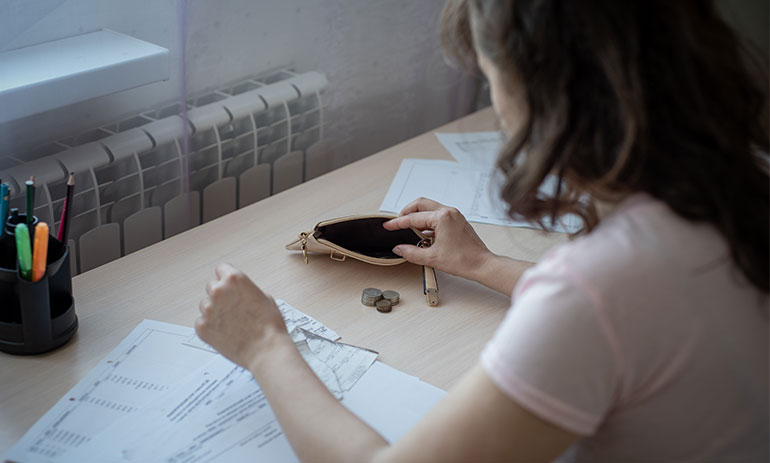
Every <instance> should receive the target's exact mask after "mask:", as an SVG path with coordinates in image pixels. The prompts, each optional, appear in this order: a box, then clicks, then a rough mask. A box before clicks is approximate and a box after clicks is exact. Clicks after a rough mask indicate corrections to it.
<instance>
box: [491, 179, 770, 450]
mask: <svg viewBox="0 0 770 463" xmlns="http://www.w3.org/2000/svg"><path fill="white" fill-rule="evenodd" d="M481 362H482V365H483V366H484V369H485V371H486V372H487V374H488V375H489V376H490V378H491V379H492V380H493V381H494V383H495V384H497V386H498V387H499V388H500V389H501V390H502V391H504V392H505V393H506V394H507V395H508V396H509V397H511V398H512V399H514V400H515V401H516V402H517V403H518V404H519V405H520V406H522V407H524V408H526V409H528V410H530V411H531V412H533V413H534V414H536V415H538V416H539V417H541V418H542V419H544V420H546V421H549V422H551V423H553V424H555V425H557V426H559V427H561V428H563V429H566V430H569V431H571V432H574V433H577V434H579V435H581V436H584V437H583V438H582V439H580V440H579V441H578V442H577V443H576V444H575V445H573V446H572V447H571V448H570V449H568V450H567V452H565V453H564V454H563V455H562V456H561V457H560V459H559V460H560V461H590V462H599V461H611V462H628V461H645V462H658V461H665V462H674V461H688V462H689V461H698V462H700V461H706V462H715V461H725V462H739V461H752V462H756V461H768V440H770V426H769V425H768V414H769V413H770V408H769V406H770V405H769V404H768V394H770V392H769V391H768V368H769V364H770V363H769V360H768V299H767V296H766V295H763V293H762V292H760V291H759V290H758V289H756V288H755V287H753V286H751V285H750V284H749V283H748V282H747V281H746V280H745V279H744V277H743V275H742V274H741V273H740V272H739V271H738V269H737V267H736V266H735V265H734V264H733V262H732V260H731V259H730V257H729V251H728V249H727V246H726V243H725V241H724V240H723V239H722V237H721V236H720V235H719V234H718V233H717V232H716V231H715V230H714V229H713V228H712V227H710V226H707V225H703V224H694V223H691V222H688V221H686V220H683V219H681V218H679V217H678V216H677V215H676V214H675V213H673V212H672V211H671V210H670V209H669V208H668V207H667V206H666V205H665V204H664V203H662V202H660V201H657V200H654V199H652V198H651V197H649V196H647V195H642V194H639V195H635V196H633V197H631V198H629V199H628V200H626V201H624V202H623V203H622V204H621V205H619V206H618V208H617V209H616V210H615V211H614V212H613V213H612V214H611V215H610V216H609V217H607V218H606V219H605V220H604V221H602V223H601V224H600V226H599V227H598V228H597V229H595V230H594V231H593V232H592V233H590V234H589V235H587V236H585V237H581V238H579V239H576V240H574V241H572V242H570V243H568V244H565V245H562V246H560V247H558V248H555V249H554V250H552V251H551V252H550V253H549V254H548V255H547V256H545V257H544V258H543V260H542V261H541V262H540V263H539V264H538V265H537V266H535V267H533V268H532V269H530V270H529V271H527V272H526V273H525V274H524V276H522V278H521V279H520V280H519V282H518V284H517V286H516V289H515V290H514V293H513V306H512V307H511V309H510V310H509V311H508V313H507V315H506V317H505V320H504V321H503V323H502V324H501V325H500V327H499V328H498V329H497V331H496V333H495V335H494V337H493V338H492V340H491V341H490V342H489V343H488V344H487V346H486V348H485V349H484V351H483V353H482V354H481Z"/></svg>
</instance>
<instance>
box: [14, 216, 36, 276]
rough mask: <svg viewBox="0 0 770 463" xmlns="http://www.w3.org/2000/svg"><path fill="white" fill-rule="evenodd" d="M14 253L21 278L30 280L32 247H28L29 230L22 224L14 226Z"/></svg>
mask: <svg viewBox="0 0 770 463" xmlns="http://www.w3.org/2000/svg"><path fill="white" fill-rule="evenodd" d="M15 233H16V252H17V253H18V254H19V269H20V270H21V277H22V278H24V279H25V280H30V281H31V280H32V247H31V246H30V245H29V228H27V226H26V225H24V224H23V223H20V224H18V225H16V232H15Z"/></svg>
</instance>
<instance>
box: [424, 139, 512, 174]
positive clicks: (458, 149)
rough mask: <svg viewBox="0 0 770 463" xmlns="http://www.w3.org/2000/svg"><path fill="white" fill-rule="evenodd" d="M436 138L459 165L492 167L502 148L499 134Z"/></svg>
mask: <svg viewBox="0 0 770 463" xmlns="http://www.w3.org/2000/svg"><path fill="white" fill-rule="evenodd" d="M436 138H438V141H439V142H441V144H442V145H444V148H446V150H447V151H449V154H451V155H452V156H453V157H454V158H455V159H457V162H459V163H460V164H474V165H477V166H481V167H493V166H494V165H495V162H496V161H497V156H498V154H499V153H500V150H501V149H502V147H503V135H502V134H501V133H500V132H466V133H437V134H436Z"/></svg>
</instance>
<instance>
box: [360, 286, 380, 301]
mask: <svg viewBox="0 0 770 463" xmlns="http://www.w3.org/2000/svg"><path fill="white" fill-rule="evenodd" d="M362 297H366V298H367V299H376V300H379V299H382V290H380V289H377V288H366V289H364V293H363V295H362Z"/></svg>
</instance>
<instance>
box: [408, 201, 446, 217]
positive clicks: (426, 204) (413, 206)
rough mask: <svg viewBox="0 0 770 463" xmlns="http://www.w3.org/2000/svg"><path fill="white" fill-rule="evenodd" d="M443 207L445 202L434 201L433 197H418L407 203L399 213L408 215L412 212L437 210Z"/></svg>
mask: <svg viewBox="0 0 770 463" xmlns="http://www.w3.org/2000/svg"><path fill="white" fill-rule="evenodd" d="M442 207H444V205H443V204H441V203H438V202H436V201H433V200H432V199H428V198H417V199H415V200H414V201H412V202H411V203H409V204H407V205H406V207H404V209H403V210H402V211H401V213H400V214H399V215H407V214H411V213H412V212H424V211H437V210H439V209H441V208H442Z"/></svg>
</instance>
